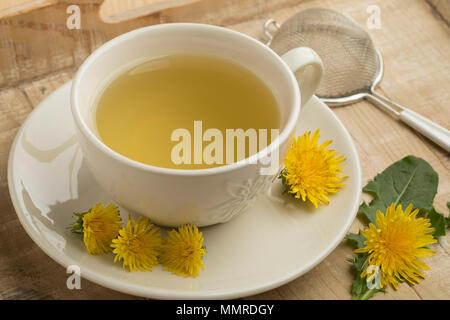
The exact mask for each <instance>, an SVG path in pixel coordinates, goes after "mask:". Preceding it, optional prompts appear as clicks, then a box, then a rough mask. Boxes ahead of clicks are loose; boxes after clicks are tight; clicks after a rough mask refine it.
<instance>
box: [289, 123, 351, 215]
mask: <svg viewBox="0 0 450 320" xmlns="http://www.w3.org/2000/svg"><path fill="white" fill-rule="evenodd" d="M319 138H320V130H316V131H315V132H314V134H313V135H312V137H311V132H306V133H305V134H303V135H302V136H301V137H298V138H297V139H295V138H294V141H293V143H292V146H291V148H290V149H289V152H288V154H287V156H286V159H285V160H284V166H285V168H284V170H283V171H282V172H281V174H280V178H281V179H282V181H283V184H284V185H285V187H286V189H287V191H288V192H289V193H291V194H293V195H294V197H295V198H297V199H300V198H301V199H302V200H303V201H306V199H308V200H309V201H311V202H312V204H313V205H314V207H316V208H317V207H318V205H319V204H324V203H329V202H330V201H329V199H328V194H332V193H336V192H338V191H339V189H340V188H342V187H343V186H345V185H344V184H341V183H340V182H341V181H342V179H343V178H344V177H342V170H343V169H342V168H341V167H340V166H339V165H340V164H341V163H342V162H344V161H345V158H344V157H343V156H337V154H338V153H337V152H336V151H334V150H327V147H328V146H329V145H330V144H331V143H332V141H329V140H328V141H325V142H324V143H322V144H321V145H320V146H319V145H318V141H319Z"/></svg>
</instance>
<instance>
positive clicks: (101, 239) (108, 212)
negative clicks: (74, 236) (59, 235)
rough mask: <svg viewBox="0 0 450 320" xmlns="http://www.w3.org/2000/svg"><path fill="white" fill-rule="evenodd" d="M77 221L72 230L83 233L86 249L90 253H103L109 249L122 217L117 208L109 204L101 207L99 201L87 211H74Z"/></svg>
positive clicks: (117, 232)
mask: <svg viewBox="0 0 450 320" xmlns="http://www.w3.org/2000/svg"><path fill="white" fill-rule="evenodd" d="M75 215H76V216H78V221H77V222H76V223H75V225H74V226H72V231H73V232H75V233H79V234H83V239H84V244H85V245H86V250H87V252H88V253H90V254H103V253H106V252H110V251H111V247H110V245H111V241H112V239H114V238H115V237H117V235H118V234H119V229H120V227H121V223H122V219H121V218H120V213H119V209H118V208H117V207H116V206H115V205H113V204H110V205H108V206H107V207H103V206H102V204H101V203H99V204H96V205H95V206H93V207H92V208H91V209H90V210H89V211H88V212H85V213H75Z"/></svg>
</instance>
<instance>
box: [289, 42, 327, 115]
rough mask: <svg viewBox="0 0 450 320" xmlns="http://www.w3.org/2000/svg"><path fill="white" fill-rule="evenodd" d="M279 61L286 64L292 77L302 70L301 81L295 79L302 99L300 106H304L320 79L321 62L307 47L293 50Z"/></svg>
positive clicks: (321, 71)
mask: <svg viewBox="0 0 450 320" xmlns="http://www.w3.org/2000/svg"><path fill="white" fill-rule="evenodd" d="M281 59H283V60H284V62H286V64H287V65H288V67H289V68H290V69H291V71H292V72H293V73H294V75H295V73H296V72H297V71H300V70H304V72H303V73H302V79H298V78H297V81H298V83H299V86H300V96H301V99H302V102H301V105H302V106H304V105H305V104H306V102H308V101H309V99H311V97H312V96H313V94H314V92H315V91H316V89H317V87H318V86H319V83H320V80H321V79H322V74H323V63H322V60H321V59H320V57H319V55H318V54H317V53H316V52H315V51H314V50H313V49H311V48H307V47H299V48H294V49H292V50H290V51H288V52H286V53H285V54H283V55H282V56H281Z"/></svg>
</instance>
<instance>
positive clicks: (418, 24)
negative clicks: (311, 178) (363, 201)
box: [0, 0, 450, 299]
mask: <svg viewBox="0 0 450 320" xmlns="http://www.w3.org/2000/svg"><path fill="white" fill-rule="evenodd" d="M7 1H10V0H7ZM158 1H159V0H158ZM374 4H375V5H378V6H379V7H380V9H381V29H372V30H368V32H369V33H370V34H371V36H372V37H373V39H374V42H375V45H376V46H377V47H378V48H379V49H380V51H381V52H382V54H383V57H384V60H385V69H386V71H385V76H384V79H383V81H382V83H381V85H380V88H379V90H380V92H381V93H384V94H385V95H387V96H388V97H389V98H391V99H393V100H394V101H397V102H399V103H401V104H403V105H405V106H407V107H409V108H411V109H413V110H415V111H417V112H420V113H421V114H423V115H425V116H427V117H429V118H431V119H432V120H433V121H436V122H437V123H439V124H441V125H443V126H445V127H447V128H449V127H450V108H449V106H448V103H447V101H448V100H449V98H450V90H449V89H450V85H449V83H450V58H449V55H448V52H450V33H449V24H448V18H446V17H449V12H448V10H449V9H448V8H449V7H448V2H447V1H442V0H429V1H423V0H397V1H380V0H379V1H375V0H364V1H362V0H334V1H324V0H304V1H301V0H299V1H287V0H283V1H278V2H277V1H256V0H255V1H253V0H252V1H245V3H244V2H239V4H238V1H227V2H226V3H224V2H219V1H215V0H203V1H198V2H192V3H191V2H189V3H188V2H186V3H183V4H181V6H178V5H180V3H178V4H177V5H176V6H175V7H174V8H164V9H162V11H160V13H158V14H153V15H151V16H150V18H149V17H148V16H147V21H146V22H145V23H147V24H151V23H160V22H168V21H170V22H175V21H195V22H205V23H216V24H220V25H224V26H227V27H229V28H232V29H234V30H238V31H241V32H244V33H247V34H249V35H251V36H253V37H255V38H257V39H262V24H263V22H264V21H265V20H266V19H268V18H275V19H276V20H277V21H279V22H283V21H284V20H286V19H287V18H289V17H290V16H291V15H292V14H293V13H295V12H297V11H299V10H303V9H306V8H311V7H328V8H332V9H335V10H338V11H341V12H344V13H347V14H349V15H350V16H352V17H353V18H354V19H356V21H358V22H359V23H361V24H362V25H363V26H365V25H366V21H367V18H368V13H367V11H366V9H367V7H368V6H369V5H374ZM2 5H4V6H5V7H6V5H7V3H6V2H4V3H3V2H2ZM151 5H152V3H151V0H142V1H135V2H132V1H123V2H121V1H117V0H107V1H106V2H105V3H104V5H103V7H102V8H101V10H102V14H105V13H106V14H107V15H112V16H113V17H114V19H119V20H120V19H121V17H128V18H129V17H130V14H124V13H123V11H124V10H126V9H131V10H132V11H133V10H134V11H133V12H134V13H133V15H135V14H136V13H137V12H138V11H136V10H139V9H142V8H144V7H146V6H147V7H148V6H151ZM159 5H160V4H159ZM5 7H3V8H5ZM1 9H2V7H1V6H0V12H1ZM60 9H62V8H60ZM97 9H98V8H94V7H92V10H94V11H95V10H97ZM95 12H97V11H95ZM161 12H162V13H161ZM63 13H64V15H65V11H63ZM52 16H53V15H52ZM54 17H58V15H54ZM94 18H95V17H94V16H91V19H94ZM114 19H113V20H114ZM137 21H139V18H138V19H137ZM142 23H144V21H143V20H140V22H137V23H136V21H135V22H129V23H128V25H127V26H125V29H124V30H128V28H133V27H134V26H137V25H139V24H142ZM118 25H119V24H118ZM118 25H116V27H115V28H116V29H115V30H114V32H112V33H111V35H112V34H113V33H120V30H119V28H118ZM0 26H1V25H0ZM96 26H98V24H97V25H96V23H94V22H91V24H90V25H89V27H90V28H95V27H96ZM3 27H5V26H4V25H3ZM8 30H9V29H8ZM38 31H39V30H38ZM38 31H36V33H35V34H33V36H35V37H37V38H39V32H38ZM11 35H12V36H13V35H14V34H8V33H3V34H2V33H0V40H1V42H0V43H6V42H7V41H11V39H10V38H8V37H11ZM51 36H54V37H56V39H58V38H59V39H61V41H67V42H68V43H69V45H72V48H73V50H74V51H73V52H74V54H73V55H71V56H70V57H64V56H62V57H60V58H61V59H62V60H61V61H62V63H61V61H58V63H61V64H60V65H58V66H57V67H58V68H56V69H55V68H54V66H47V69H45V68H44V69H43V70H41V71H40V72H43V73H42V74H43V76H38V77H35V76H31V77H30V74H27V71H26V70H25V71H22V72H24V73H23V75H21V76H19V77H17V78H16V80H15V81H14V82H13V84H12V85H8V86H3V88H2V89H1V90H0V298H4V299H8V298H24V299H28V298H31V299H38V298H48V299H97V298H106V299H108V298H111V299H124V298H125V299H126V298H135V297H132V296H128V295H124V294H121V293H117V292H114V291H112V290H109V289H106V288H103V287H100V286H98V285H96V284H93V283H90V282H88V281H87V280H83V281H82V286H83V289H82V290H73V291H72V290H68V289H67V288H66V284H65V281H66V278H67V275H66V273H65V270H64V269H63V268H62V267H60V266H59V265H57V264H56V263H55V262H54V261H52V260H51V259H50V258H49V257H47V256H46V255H45V254H44V253H43V252H42V251H41V250H40V249H39V248H38V247H37V246H36V245H35V244H34V243H33V242H32V240H31V239H30V238H29V237H28V236H27V234H26V233H25V231H24V230H23V228H22V227H21V226H20V223H19V222H18V219H17V217H16V215H15V212H14V209H13V207H12V204H11V201H10V198H9V194H8V189H7V180H6V166H7V156H8V152H9V148H10V146H11V143H12V139H13V138H14V135H15V133H16V132H17V130H18V128H19V127H20V124H21V123H22V122H23V120H24V119H25V117H26V115H27V114H28V113H29V112H30V111H31V110H32V108H34V107H36V106H37V105H38V103H39V102H40V101H42V99H44V98H45V97H46V96H47V95H48V94H49V93H51V92H52V91H53V90H54V89H56V88H57V87H58V86H60V85H62V84H63V83H65V82H66V81H68V80H69V79H71V78H72V77H73V75H74V72H75V71H76V66H77V65H78V64H79V63H80V62H81V61H82V59H83V57H84V56H85V55H86V54H88V53H89V52H90V51H91V50H92V49H93V48H94V47H95V46H96V45H98V44H100V43H101V42H102V41H104V37H105V36H104V34H103V35H102V34H100V35H90V38H89V39H88V40H89V41H88V44H86V43H84V44H85V46H84V47H82V48H81V49H80V48H78V47H77V48H76V47H75V46H74V45H73V43H71V42H69V40H67V39H65V36H64V35H61V33H59V34H58V32H56V33H55V34H53V35H49V37H51ZM4 47H5V46H3V47H2V45H0V57H2V54H1V50H2V48H3V49H4ZM77 50H78V51H77ZM16 53H17V52H16ZM44 53H45V52H44ZM14 58H15V57H13V59H14ZM64 59H66V60H64ZM0 63H3V61H1V62H0ZM11 70H12V69H11ZM333 110H334V112H335V113H336V114H337V115H338V117H339V118H340V119H341V120H342V122H343V123H344V125H345V126H346V127H347V129H348V130H349V132H350V134H351V135H352V137H353V139H354V141H355V143H356V146H357V149H358V153H359V156H360V158H361V163H362V168H363V179H364V181H363V182H364V183H365V182H366V181H367V180H368V179H371V178H373V176H374V175H375V174H376V173H378V172H380V171H381V170H383V169H384V168H385V167H386V166H388V165H389V164H391V163H392V162H394V161H396V160H399V159H401V158H402V157H404V156H406V155H408V154H414V155H416V156H419V157H422V158H424V159H426V160H427V161H428V162H429V163H430V164H431V165H432V166H433V167H434V169H435V170H436V171H437V172H438V173H439V176H440V184H439V189H438V195H437V197H436V200H435V205H436V208H437V209H438V211H440V212H444V213H446V214H448V209H447V208H446V203H447V201H449V200H450V170H449V168H450V158H449V156H448V154H446V153H445V152H444V151H442V150H441V149H439V148H438V147H436V146H435V145H433V144H432V143H430V142H429V141H427V140H426V139H424V138H423V137H421V136H420V135H418V134H417V133H415V132H414V131H412V130H411V129H409V128H408V127H406V126H404V125H402V124H400V123H399V122H397V121H395V120H394V119H392V118H391V117H389V116H388V115H386V114H385V113H383V112H382V111H380V110H378V109H377V108H376V107H374V106H373V105H371V104H370V103H368V102H365V101H362V102H359V103H356V104H353V105H350V106H346V107H340V108H335V109H333ZM361 225H362V224H361V223H360V222H359V220H355V222H354V223H353V225H352V228H351V231H357V230H358V229H359V228H360V227H361ZM449 240H450V237H449V236H447V242H450V241H449ZM433 248H434V249H435V250H436V251H437V254H436V255H435V256H433V257H431V258H429V259H427V264H428V265H429V266H430V267H431V270H429V271H427V272H426V276H427V278H426V279H425V280H424V281H422V282H421V283H420V284H419V285H416V286H414V287H411V286H408V285H402V286H400V289H399V290H398V291H394V290H391V289H388V290H387V293H386V294H385V295H383V294H378V295H376V296H375V299H450V252H449V248H448V247H447V246H445V245H442V244H436V245H434V246H433ZM351 256H352V250H351V249H350V248H349V247H348V246H347V245H346V244H344V243H342V244H341V245H339V246H338V248H337V249H336V250H335V251H333V252H332V253H331V254H330V255H329V256H328V257H327V258H326V259H325V260H324V261H323V262H322V263H321V264H319V265H318V266H317V267H316V268H314V269H313V270H311V271H310V272H308V273H307V274H306V275H304V276H302V277H300V278H298V279H297V280H294V281H292V282H291V283H289V284H287V285H284V286H282V287H280V288H277V289H274V290H271V291H269V292H266V293H263V294H260V295H257V296H254V297H251V298H255V299H349V298H350V285H351V281H352V279H353V275H352V274H351V272H350V265H349V264H348V263H347V262H346V261H345V259H346V258H347V257H351Z"/></svg>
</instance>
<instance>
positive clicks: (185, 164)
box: [95, 53, 280, 169]
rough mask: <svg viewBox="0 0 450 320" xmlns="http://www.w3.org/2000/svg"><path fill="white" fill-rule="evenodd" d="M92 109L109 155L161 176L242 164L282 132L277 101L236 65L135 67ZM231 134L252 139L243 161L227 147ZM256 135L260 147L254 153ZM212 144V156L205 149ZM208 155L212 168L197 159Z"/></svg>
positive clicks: (177, 58) (175, 62)
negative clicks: (155, 169)
mask: <svg viewBox="0 0 450 320" xmlns="http://www.w3.org/2000/svg"><path fill="white" fill-rule="evenodd" d="M95 107H96V124H97V131H98V135H99V136H100V138H101V140H102V141H103V142H104V143H105V144H106V145H107V146H108V147H110V148H111V149H113V150H115V151H116V152H118V153H120V154H122V155H124V156H126V157H128V158H130V159H133V160H136V161H139V162H142V163H145V164H149V165H153V166H157V167H163V168H174V169H202V168H210V167H216V166H221V165H224V164H226V163H230V162H235V161H237V160H241V159H242V158H243V157H248V156H250V155H252V154H254V153H255V152H257V151H259V149H260V148H263V147H265V146H266V145H269V144H270V139H271V135H272V136H273V133H272V132H275V131H272V130H276V129H279V127H280V115H279V109H278V105H277V100H276V98H275V96H274V95H273V93H272V91H271V90H270V89H269V88H268V86H267V85H266V84H265V83H264V82H263V81H262V80H261V79H260V78H258V77H257V76H256V75H255V74H254V73H253V72H252V71H250V70H248V69H247V68H245V67H243V66H241V65H239V64H237V63H235V62H233V61H231V60H228V59H224V58H220V57H216V56H210V55H201V54H198V55H197V54H181V53H180V54H173V55H167V56H160V57H155V58H152V59H150V60H147V61H145V62H143V63H140V64H137V65H134V66H133V67H131V68H128V69H126V70H125V71H123V72H121V73H119V75H118V76H117V77H113V79H112V80H110V81H109V82H108V83H107V85H105V86H104V87H103V89H102V90H101V91H100V93H99V95H98V97H97V99H96V100H95ZM180 129H182V131H180ZM209 129H211V130H209ZM227 129H228V131H227ZM231 129H242V130H241V131H240V133H242V132H244V133H246V134H247V135H246V137H245V139H246V141H247V142H248V143H247V145H246V146H245V152H244V153H242V152H239V151H237V150H236V149H237V147H238V143H235V145H234V147H233V146H232V144H231V143H230V141H228V140H229V139H228V138H233V134H232V133H233V132H232V131H230V130H231ZM253 129H254V130H253ZM260 129H265V130H267V136H263V135H261V134H260V132H262V131H261V130H260ZM177 130H178V131H177ZM199 130H200V131H199ZM212 130H214V131H212ZM251 130H253V131H251ZM177 132H178V133H177ZM180 132H181V135H180V134H179V133H180ZM252 132H256V133H257V136H258V139H259V140H258V143H257V144H256V146H254V147H252V146H251V145H250V144H251V143H250V144H249V142H252V141H251V140H252V139H251V138H252V135H251V133H252ZM183 133H185V134H189V135H190V136H191V138H192V140H191V141H189V144H188V143H187V142H188V141H182V142H181V140H182V139H185V140H186V139H188V138H189V137H186V135H183ZM211 133H212V134H211ZM220 134H222V137H219V136H220ZM235 137H236V139H238V138H237V135H236V136H235ZM219 138H220V139H219ZM194 139H197V140H195V142H194ZM198 139H200V142H199V141H198ZM227 139H228V140H227ZM236 139H234V140H236ZM262 139H267V143H265V142H264V141H262ZM219 140H222V141H219ZM225 140H227V141H225ZM212 142H215V143H216V144H215V147H216V148H215V150H212V148H211V146H209V149H208V145H209V144H211V143H212ZM180 143H182V144H183V145H182V146H184V147H185V148H184V149H183V148H181V147H182V146H180ZM199 143H200V146H199ZM227 143H228V146H232V147H231V148H232V149H231V151H235V154H234V155H233V154H231V152H230V149H229V148H228V149H226V146H227ZM177 145H178V146H177ZM222 146H223V150H219V148H221V147H222ZM207 152H212V154H211V156H212V157H213V158H214V160H215V161H214V162H213V163H211V160H207V161H202V159H199V155H200V158H201V157H202V155H204V153H207ZM174 155H175V157H178V159H174ZM180 159H182V160H181V161H180ZM180 162H181V163H180Z"/></svg>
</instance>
